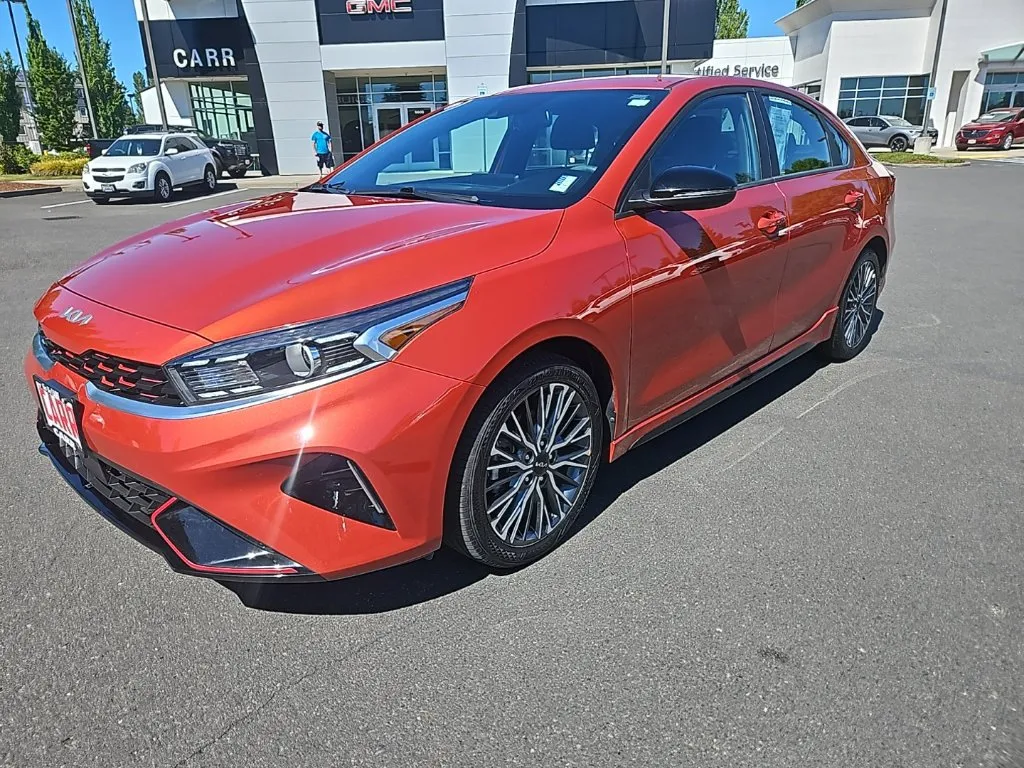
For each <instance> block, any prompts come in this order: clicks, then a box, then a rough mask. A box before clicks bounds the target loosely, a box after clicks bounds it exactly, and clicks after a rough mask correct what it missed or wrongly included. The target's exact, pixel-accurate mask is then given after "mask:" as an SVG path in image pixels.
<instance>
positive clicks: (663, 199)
mask: <svg viewBox="0 0 1024 768" xmlns="http://www.w3.org/2000/svg"><path fill="white" fill-rule="evenodd" d="M735 199H736V181H735V180H734V179H731V178H730V177H728V176H726V175H725V174H724V173H719V172H718V171H716V170H713V169H711V168H701V167H699V166H695V165H679V166H675V167H673V168H669V169H668V170H666V171H664V172H663V173H662V174H661V175H660V176H659V177H658V178H657V179H655V180H654V184H653V185H652V186H651V191H650V192H649V193H648V194H647V195H646V196H645V197H644V199H643V201H642V203H641V204H640V205H639V206H635V207H640V208H645V207H646V208H660V209H663V210H667V211H705V210H708V209H709V208H720V207H722V206H723V205H728V204H729V203H731V202H732V201H733V200H735Z"/></svg>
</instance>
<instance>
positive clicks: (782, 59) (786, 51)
mask: <svg viewBox="0 0 1024 768" xmlns="http://www.w3.org/2000/svg"><path fill="white" fill-rule="evenodd" d="M793 67H794V61H793V46H792V44H791V43H790V41H789V38H788V37H749V38H746V39H741V40H715V47H714V56H713V57H712V58H711V59H709V60H708V61H705V62H702V63H701V64H699V65H698V66H697V67H696V72H697V74H712V73H714V74H718V73H719V72H721V73H722V74H728V75H732V76H743V77H754V78H757V79H759V80H768V81H770V82H773V83H779V84H780V85H793ZM750 70H754V71H750Z"/></svg>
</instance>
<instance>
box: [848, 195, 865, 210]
mask: <svg viewBox="0 0 1024 768" xmlns="http://www.w3.org/2000/svg"><path fill="white" fill-rule="evenodd" d="M846 207H847V208H852V209H853V210H855V211H860V210H862V209H863V208H864V193H863V192H848V193H847V194H846Z"/></svg>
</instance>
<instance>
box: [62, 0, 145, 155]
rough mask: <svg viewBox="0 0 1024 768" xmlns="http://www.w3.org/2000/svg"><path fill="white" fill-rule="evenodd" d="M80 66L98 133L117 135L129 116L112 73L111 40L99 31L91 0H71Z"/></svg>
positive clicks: (130, 114) (121, 89)
mask: <svg viewBox="0 0 1024 768" xmlns="http://www.w3.org/2000/svg"><path fill="white" fill-rule="evenodd" d="M71 6H72V9H73V10H74V14H75V26H76V27H77V28H78V43H79V45H80V46H81V49H82V66H83V67H84V68H85V72H84V75H85V78H86V83H87V84H88V86H89V95H90V96H91V97H92V110H93V115H94V117H95V119H96V131H97V133H96V135H97V136H112V137H116V136H120V135H121V134H122V133H124V127H125V125H127V124H128V121H129V120H131V118H132V111H131V109H130V108H129V107H128V98H127V95H126V94H125V90H124V86H123V85H121V83H120V82H118V80H117V77H116V75H115V74H114V65H113V64H112V63H111V61H110V42H109V41H108V40H107V39H106V38H104V37H103V35H102V34H101V32H100V25H99V24H98V23H97V22H96V14H95V12H94V11H93V8H92V3H91V2H90V0H73V2H72V4H71Z"/></svg>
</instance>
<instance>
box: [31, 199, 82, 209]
mask: <svg viewBox="0 0 1024 768" xmlns="http://www.w3.org/2000/svg"><path fill="white" fill-rule="evenodd" d="M88 202H89V198H86V199H85V200H72V201H71V202H70V203H55V204H54V205H41V206H39V210H41V211H46V210H49V209H50V208H63V207H64V206H65V205H81V204H82V203H88Z"/></svg>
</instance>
